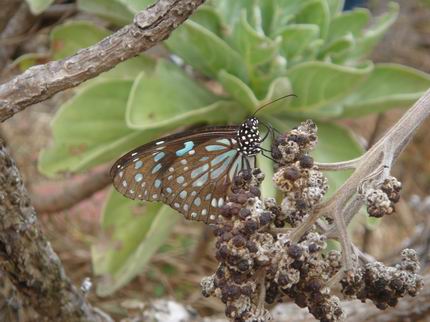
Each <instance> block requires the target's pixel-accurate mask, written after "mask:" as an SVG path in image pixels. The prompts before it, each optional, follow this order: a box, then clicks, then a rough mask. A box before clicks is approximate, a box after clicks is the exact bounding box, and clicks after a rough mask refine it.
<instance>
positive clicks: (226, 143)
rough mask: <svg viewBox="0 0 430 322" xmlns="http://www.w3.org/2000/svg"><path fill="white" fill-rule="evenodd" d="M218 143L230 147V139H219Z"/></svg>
mask: <svg viewBox="0 0 430 322" xmlns="http://www.w3.org/2000/svg"><path fill="white" fill-rule="evenodd" d="M216 141H217V142H218V143H222V144H225V145H230V140H229V139H219V140H216Z"/></svg>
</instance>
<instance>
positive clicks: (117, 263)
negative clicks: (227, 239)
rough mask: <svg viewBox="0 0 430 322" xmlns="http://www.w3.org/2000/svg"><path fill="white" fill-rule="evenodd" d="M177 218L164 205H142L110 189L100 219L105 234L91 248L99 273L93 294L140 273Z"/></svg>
mask: <svg viewBox="0 0 430 322" xmlns="http://www.w3.org/2000/svg"><path fill="white" fill-rule="evenodd" d="M179 218H180V216H179V215H178V214H174V211H173V210H172V209H170V208H169V207H167V206H161V205H160V204H156V203H147V204H145V205H144V206H143V205H142V204H139V203H137V202H136V201H133V200H130V199H127V198H125V197H123V196H122V195H120V194H119V193H118V192H116V191H115V190H114V189H112V192H111V193H110V195H109V197H108V200H107V203H106V205H105V207H104V212H103V219H102V227H103V229H104V231H105V235H106V236H105V238H104V239H102V240H101V241H100V242H98V243H97V244H96V245H94V246H93V248H92V258H93V267H94V272H95V273H96V274H97V275H102V276H103V279H102V280H101V282H100V283H98V285H97V294H98V295H100V296H107V295H110V294H112V293H113V292H115V291H116V290H118V289H119V288H121V287H122V286H124V285H125V284H127V283H128V282H129V281H130V280H131V279H133V277H135V276H136V275H138V274H140V273H142V271H143V270H144V269H145V267H146V266H147V264H148V262H149V261H150V259H151V257H152V256H153V255H154V253H155V252H156V251H157V250H158V249H159V248H160V247H161V246H162V245H163V244H164V243H165V242H166V240H167V238H168V237H169V235H170V232H171V230H172V229H173V228H174V226H175V225H176V223H177V221H178V219H179Z"/></svg>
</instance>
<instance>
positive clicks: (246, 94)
mask: <svg viewBox="0 0 430 322" xmlns="http://www.w3.org/2000/svg"><path fill="white" fill-rule="evenodd" d="M218 81H219V82H220V83H221V85H222V86H223V87H224V90H225V91H226V92H227V93H228V94H230V96H231V97H232V98H233V99H235V100H236V101H237V102H239V103H240V104H241V105H242V106H243V107H245V108H246V109H248V111H250V112H253V111H254V110H255V108H256V107H257V106H258V100H257V98H256V97H255V95H254V92H253V91H252V89H251V88H249V86H248V85H247V84H245V83H244V82H243V81H242V80H241V79H240V78H238V77H236V76H234V75H232V74H229V73H228V72H226V71H225V70H221V71H220V72H219V74H218Z"/></svg>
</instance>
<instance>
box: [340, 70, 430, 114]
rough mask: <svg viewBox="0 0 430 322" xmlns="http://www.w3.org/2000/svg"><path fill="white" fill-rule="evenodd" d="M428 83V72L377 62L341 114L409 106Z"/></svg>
mask: <svg viewBox="0 0 430 322" xmlns="http://www.w3.org/2000/svg"><path fill="white" fill-rule="evenodd" d="M429 87H430V75H428V74H426V73H423V72H421V71H419V70H416V69H414V68H410V67H406V66H403V65H397V64H378V65H376V66H375V69H374V71H373V72H372V74H371V75H370V77H369V79H367V81H366V82H365V83H364V84H363V86H361V87H360V88H359V89H357V91H355V92H354V93H353V94H352V95H351V96H350V97H348V98H347V100H346V103H345V104H344V113H343V114H342V117H353V116H361V115H364V114H368V113H378V112H383V111H385V110H388V109H391V108H403V107H410V106H411V105H412V104H413V103H414V102H415V101H416V100H417V99H418V98H419V97H421V95H422V94H423V93H424V92H425V91H426V90H427V89H428V88H429Z"/></svg>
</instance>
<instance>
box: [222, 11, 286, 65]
mask: <svg viewBox="0 0 430 322" xmlns="http://www.w3.org/2000/svg"><path fill="white" fill-rule="evenodd" d="M229 43H230V45H231V46H232V47H233V48H235V49H236V50H237V51H238V52H239V53H240V54H241V56H242V59H243V60H244V62H245V64H246V66H247V68H248V70H251V69H252V68H255V67H256V66H259V65H262V64H265V63H267V62H269V61H271V60H273V59H274V56H275V55H276V53H277V50H278V46H279V41H274V40H272V39H270V38H268V37H266V36H265V35H264V34H263V33H262V32H258V31H257V30H255V29H253V27H251V25H250V24H249V23H248V21H247V16H246V13H245V12H242V14H241V19H240V21H238V23H237V24H236V25H235V29H234V32H233V35H232V37H231V39H230V41H229Z"/></svg>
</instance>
